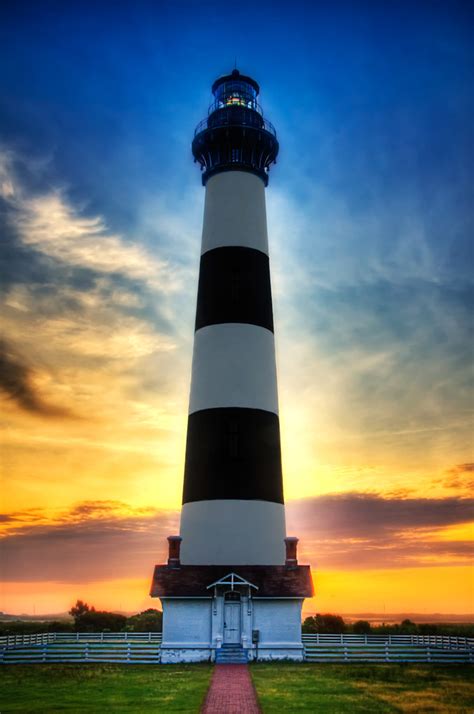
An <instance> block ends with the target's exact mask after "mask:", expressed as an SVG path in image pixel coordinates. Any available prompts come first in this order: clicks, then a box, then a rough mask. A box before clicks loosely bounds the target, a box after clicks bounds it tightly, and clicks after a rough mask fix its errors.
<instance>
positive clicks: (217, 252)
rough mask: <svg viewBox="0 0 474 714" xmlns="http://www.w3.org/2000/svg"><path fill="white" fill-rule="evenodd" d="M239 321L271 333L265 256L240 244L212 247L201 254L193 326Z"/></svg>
mask: <svg viewBox="0 0 474 714" xmlns="http://www.w3.org/2000/svg"><path fill="white" fill-rule="evenodd" d="M224 322H241V323H249V324H251V325H258V326H260V327H265V328H266V329H267V330H271V331H272V332H273V312H272V290H271V285H270V264H269V260H268V255H265V253H262V252H261V251H259V250H255V249H254V248H244V247H240V246H232V247H223V248H214V249H213V250H209V251H207V252H206V253H204V254H203V255H202V256H201V266H200V270H199V287H198V298H197V310H196V325H195V329H196V330H199V329H200V328H201V327H206V326H207V325H216V324H219V323H224Z"/></svg>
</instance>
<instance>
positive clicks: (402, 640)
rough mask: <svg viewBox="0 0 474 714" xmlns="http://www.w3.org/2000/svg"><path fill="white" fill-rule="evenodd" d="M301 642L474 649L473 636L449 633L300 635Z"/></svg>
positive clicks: (311, 643)
mask: <svg viewBox="0 0 474 714" xmlns="http://www.w3.org/2000/svg"><path fill="white" fill-rule="evenodd" d="M302 640H303V644H304V645H305V646H309V645H328V644H333V645H348V646H354V645H371V644H388V645H411V646H428V645H429V646H430V647H441V648H443V649H449V650H451V649H462V650H466V649H467V650H469V649H474V638H472V637H455V636H451V635H346V634H340V635H330V634H315V635H308V634H304V635H302Z"/></svg>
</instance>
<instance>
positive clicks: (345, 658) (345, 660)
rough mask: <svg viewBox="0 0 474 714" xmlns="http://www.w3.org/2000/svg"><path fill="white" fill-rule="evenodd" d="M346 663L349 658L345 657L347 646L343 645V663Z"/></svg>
mask: <svg viewBox="0 0 474 714" xmlns="http://www.w3.org/2000/svg"><path fill="white" fill-rule="evenodd" d="M348 661H349V658H348V656H347V646H346V645H344V662H348Z"/></svg>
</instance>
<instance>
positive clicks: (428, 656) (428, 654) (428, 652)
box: [426, 645, 431, 662]
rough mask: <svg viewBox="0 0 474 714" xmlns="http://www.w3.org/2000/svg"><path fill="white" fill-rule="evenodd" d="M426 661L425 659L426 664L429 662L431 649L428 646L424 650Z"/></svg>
mask: <svg viewBox="0 0 474 714" xmlns="http://www.w3.org/2000/svg"><path fill="white" fill-rule="evenodd" d="M426 659H427V661H428V662H431V649H430V646H429V645H428V647H427V648H426Z"/></svg>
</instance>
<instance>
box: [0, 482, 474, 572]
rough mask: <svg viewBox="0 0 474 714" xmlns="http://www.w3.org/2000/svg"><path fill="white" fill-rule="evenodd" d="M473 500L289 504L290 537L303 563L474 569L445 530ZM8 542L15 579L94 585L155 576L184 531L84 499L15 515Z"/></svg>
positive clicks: (364, 497) (8, 566)
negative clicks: (169, 543) (63, 507)
mask: <svg viewBox="0 0 474 714" xmlns="http://www.w3.org/2000/svg"><path fill="white" fill-rule="evenodd" d="M472 507H473V501H472V500H468V499H459V498H446V499H401V498H392V499H390V498H383V497H381V496H379V495H377V494H364V493H346V494H340V495H334V496H320V497H317V498H312V499H306V500H300V501H293V502H291V501H290V502H289V503H288V504H287V509H286V510H287V521H288V532H289V533H290V534H292V535H293V534H295V535H298V536H299V537H300V540H301V543H300V562H310V563H311V564H312V565H313V566H316V567H322V568H326V569H327V568H329V569H347V570H354V569H355V570H357V569H370V568H384V569H387V568H400V567H420V566H425V565H433V564H439V565H459V564H466V563H467V562H468V560H469V557H470V554H471V546H470V544H469V543H468V542H467V540H465V539H462V538H458V539H453V540H448V539H446V538H444V539H443V533H444V531H443V529H449V528H450V527H453V526H459V525H461V524H465V523H467V522H468V521H469V520H470V519H472V517H473V512H472ZM8 515H9V517H10V518H9V520H7V521H6V522H5V523H4V532H5V535H4V537H3V539H2V541H1V549H2V561H3V577H4V579H5V580H7V581H17V582H26V581H41V580H56V581H61V582H92V581H100V580H109V579H116V578H125V577H130V578H133V577H147V576H148V575H150V576H151V572H152V568H153V565H154V564H155V563H158V562H164V560H165V558H166V538H167V536H168V535H171V534H173V533H176V532H177V530H178V522H179V512H178V511H177V510H154V509H151V508H132V507H130V506H127V505H126V504H124V503H121V502H119V501H100V500H99V501H85V502H81V503H78V504H77V505H75V506H73V507H72V508H71V509H69V510H67V511H62V512H58V513H56V514H55V515H54V516H53V517H52V516H51V515H48V514H47V513H46V512H44V513H43V514H41V512H39V511H38V509H36V510H35V511H34V512H33V513H32V516H33V518H31V519H30V522H29V523H28V520H29V512H28V511H26V512H23V513H12V514H8Z"/></svg>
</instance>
